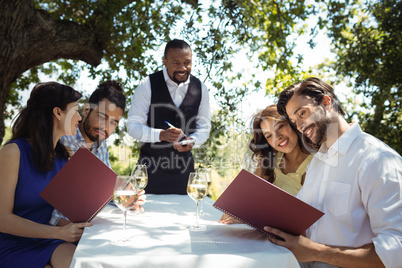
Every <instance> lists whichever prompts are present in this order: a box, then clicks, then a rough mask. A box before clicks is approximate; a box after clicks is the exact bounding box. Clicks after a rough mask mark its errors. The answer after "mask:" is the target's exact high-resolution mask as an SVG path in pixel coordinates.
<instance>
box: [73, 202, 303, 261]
mask: <svg viewBox="0 0 402 268" xmlns="http://www.w3.org/2000/svg"><path fill="white" fill-rule="evenodd" d="M212 204H213V200H211V199H209V198H206V199H205V200H204V206H203V207H204V215H203V216H201V218H200V221H199V222H200V223H201V224H203V225H205V226H206V227H207V230H206V231H201V232H194V231H189V230H188V229H187V226H189V225H191V224H193V223H194V222H195V202H194V201H193V200H191V199H190V197H188V196H187V195H148V199H147V202H146V204H145V206H144V208H145V212H144V213H141V214H128V215H127V230H126V232H127V234H128V235H129V236H130V237H131V239H132V242H131V243H130V244H129V245H125V246H119V245H118V244H116V243H115V242H114V241H116V240H117V239H118V238H119V237H121V236H122V234H123V216H122V215H123V212H122V211H121V210H120V209H118V208H117V207H115V206H113V205H107V206H106V207H105V208H104V209H103V210H102V211H101V212H100V213H99V214H98V215H97V216H96V218H95V219H94V220H93V223H94V226H92V227H90V228H86V229H85V231H84V234H83V236H82V238H81V240H80V242H79V244H78V246H77V250H76V252H75V254H74V257H73V262H72V264H71V267H80V268H84V267H85V268H86V267H94V268H95V267H97V268H98V267H119V268H124V267H130V268H131V267H175V268H180V267H183V268H184V267H185V268H188V267H207V268H213V267H220V268H224V267H241V268H245V267H299V265H298V262H297V260H296V258H295V257H294V255H293V254H292V253H291V252H290V251H289V250H287V249H286V248H282V247H279V246H276V245H274V244H272V243H271V242H269V240H267V238H266V236H265V235H264V234H262V233H260V232H258V231H256V230H254V229H252V228H250V227H248V226H246V225H243V224H235V225H223V224H220V223H218V220H219V218H220V217H221V215H222V213H221V212H220V211H219V210H217V209H215V208H214V207H212Z"/></svg>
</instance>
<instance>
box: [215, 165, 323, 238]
mask: <svg viewBox="0 0 402 268" xmlns="http://www.w3.org/2000/svg"><path fill="white" fill-rule="evenodd" d="M213 206H214V207H216V208H218V209H220V210H221V211H223V212H225V213H227V214H229V215H231V216H232V217H235V218H236V219H238V220H240V221H242V222H244V223H246V224H248V225H250V226H251V227H254V228H256V229H258V230H260V231H262V232H263V233H266V234H268V233H267V232H266V231H264V226H270V227H273V228H277V229H280V230H282V231H284V232H287V233H290V234H293V235H301V234H303V233H304V231H306V230H307V228H309V227H310V226H311V225H312V224H313V223H314V222H316V221H317V220H318V219H319V218H321V216H322V215H324V213H323V212H321V211H319V210H317V209H315V208H314V207H312V206H310V205H308V204H306V203H304V202H303V201H301V200H300V199H297V198H296V197H294V196H292V195H291V194H288V193H287V192H285V191H284V190H282V189H280V188H279V187H277V186H275V185H273V184H272V183H269V182H268V181H266V180H264V179H262V178H260V177H258V176H256V175H254V174H252V173H250V172H248V171H246V170H244V169H243V170H242V171H240V173H239V174H238V175H237V177H236V178H235V179H234V180H233V181H232V183H231V184H230V185H229V186H228V187H227V188H226V190H225V191H224V192H223V193H222V195H221V196H220V197H219V198H218V199H217V200H216V202H215V203H214V205H213ZM268 235H272V234H268Z"/></svg>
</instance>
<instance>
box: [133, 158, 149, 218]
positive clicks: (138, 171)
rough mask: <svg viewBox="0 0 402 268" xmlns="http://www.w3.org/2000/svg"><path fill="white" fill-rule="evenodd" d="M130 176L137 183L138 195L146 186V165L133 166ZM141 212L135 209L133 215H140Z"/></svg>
mask: <svg viewBox="0 0 402 268" xmlns="http://www.w3.org/2000/svg"><path fill="white" fill-rule="evenodd" d="M131 176H133V177H134V179H135V180H136V182H137V190H138V193H140V192H141V191H142V190H144V189H145V187H146V186H147V184H148V172H147V166H146V165H141V164H138V165H134V167H133V171H132V172H131ZM140 212H141V210H140V209H139V208H137V209H136V210H135V213H140Z"/></svg>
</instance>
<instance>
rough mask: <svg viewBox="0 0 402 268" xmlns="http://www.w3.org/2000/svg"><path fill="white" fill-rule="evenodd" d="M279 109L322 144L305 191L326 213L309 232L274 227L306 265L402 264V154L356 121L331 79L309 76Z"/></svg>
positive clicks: (282, 97) (289, 92) (290, 89)
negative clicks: (348, 119)
mask: <svg viewBox="0 0 402 268" xmlns="http://www.w3.org/2000/svg"><path fill="white" fill-rule="evenodd" d="M278 111H279V113H281V114H282V115H286V116H288V118H289V119H290V121H291V122H293V123H294V124H295V125H296V126H297V128H298V130H299V131H300V132H301V134H302V136H303V138H304V140H305V141H306V143H307V144H312V145H316V146H319V147H320V148H319V151H318V152H317V153H316V154H315V156H314V158H313V160H312V161H311V162H310V165H309V167H308V168H307V173H306V180H305V183H304V185H303V187H302V189H301V190H300V192H299V193H298V195H297V197H298V198H300V199H301V200H303V201H305V202H306V203H308V204H310V205H312V206H313V207H316V208H317V209H320V210H321V211H323V212H324V213H325V215H324V216H323V217H322V218H321V219H319V220H318V221H317V222H316V223H315V224H313V225H312V226H311V227H310V228H309V229H308V230H307V232H306V237H304V236H293V235H290V234H287V233H285V232H282V231H280V230H278V229H274V228H271V227H268V226H267V227H266V228H265V230H266V231H267V232H271V233H274V234H276V235H278V236H280V237H282V238H283V239H284V241H282V240H279V239H274V238H270V240H271V241H272V242H273V243H275V244H277V245H280V246H284V247H286V248H288V249H289V250H291V251H292V252H293V254H294V255H295V256H296V258H297V259H298V260H299V262H302V263H303V264H302V266H303V267H338V266H340V267H345V266H347V267H384V266H385V267H402V201H401V197H402V158H401V156H400V155H399V154H398V153H396V152H395V151H394V150H392V149H391V148H390V147H388V146H387V145H385V144H384V143H383V142H381V141H380V140H378V139H376V138H375V137H373V136H371V135H369V134H367V133H364V132H362V130H361V129H360V126H359V125H358V124H357V123H356V124H354V125H352V126H350V125H349V124H348V123H347V122H346V121H345V119H344V117H343V116H344V111H343V110H342V107H341V106H340V103H339V101H338V99H337V97H336V96H335V94H334V92H333V89H332V87H331V86H329V85H328V84H326V83H324V82H323V81H321V80H320V79H317V78H309V79H307V80H305V81H303V82H298V83H296V84H294V85H292V86H290V87H288V88H287V89H285V90H284V91H283V92H282V93H281V94H280V97H279V102H278Z"/></svg>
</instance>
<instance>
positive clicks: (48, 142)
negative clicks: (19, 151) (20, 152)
mask: <svg viewBox="0 0 402 268" xmlns="http://www.w3.org/2000/svg"><path fill="white" fill-rule="evenodd" d="M81 97H82V95H81V93H79V92H78V91H76V90H74V89H73V88H72V87H69V86H66V85H62V84H59V83H56V82H47V83H39V84H37V85H36V86H35V87H34V88H33V89H32V92H31V95H30V97H29V99H28V102H27V106H26V107H25V108H23V109H22V110H21V112H20V113H19V114H18V116H17V118H16V120H15V122H14V125H13V127H12V137H11V141H13V140H17V139H20V138H23V139H26V140H28V141H29V142H30V144H31V147H32V162H33V164H34V166H35V167H36V168H37V169H38V170H40V171H49V170H52V169H53V161H54V159H56V157H58V158H61V159H68V156H69V155H68V152H67V150H66V148H65V147H64V146H63V144H62V143H60V141H58V142H57V145H56V147H54V144H53V125H54V123H53V109H54V108H55V107H58V108H60V109H61V110H63V111H64V110H65V109H66V107H67V105H68V104H69V103H71V102H75V101H77V100H79V99H80V98H81Z"/></svg>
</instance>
